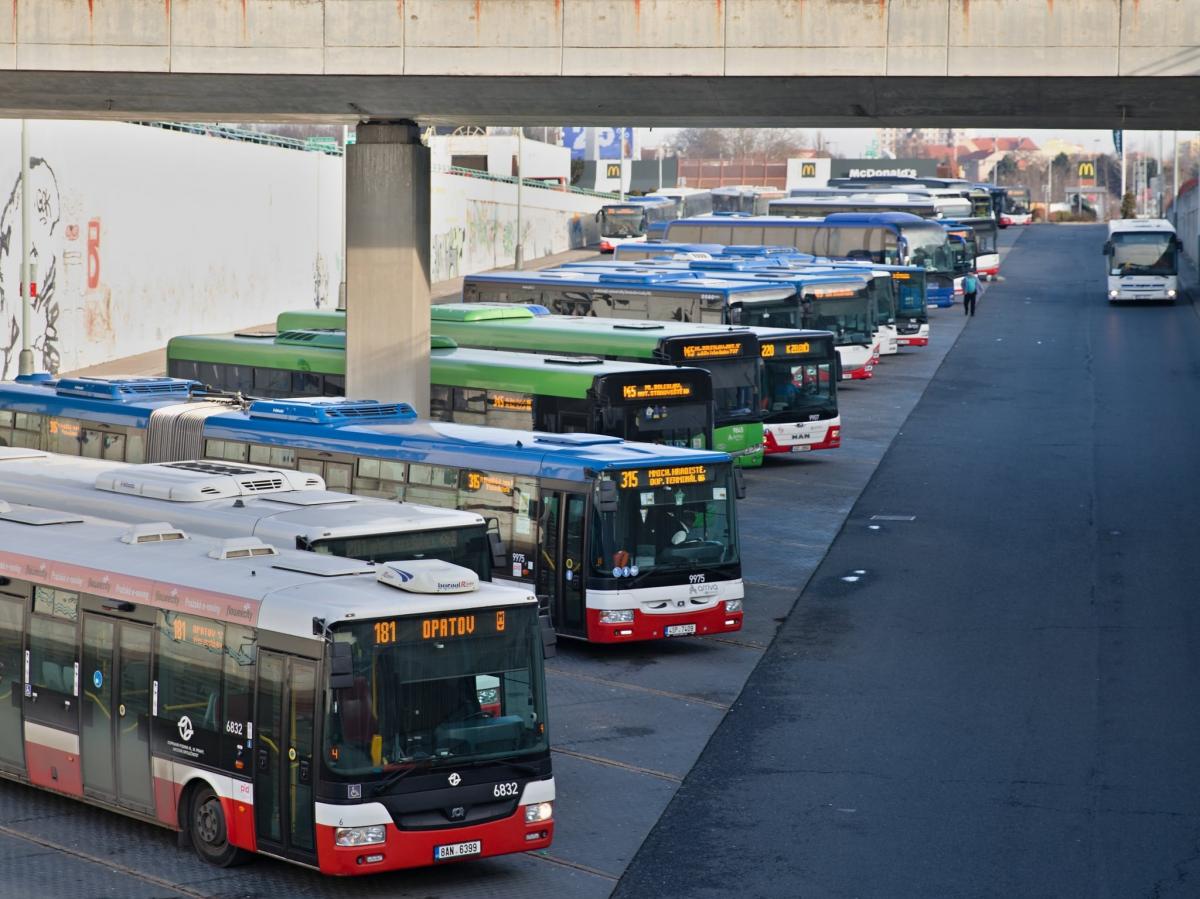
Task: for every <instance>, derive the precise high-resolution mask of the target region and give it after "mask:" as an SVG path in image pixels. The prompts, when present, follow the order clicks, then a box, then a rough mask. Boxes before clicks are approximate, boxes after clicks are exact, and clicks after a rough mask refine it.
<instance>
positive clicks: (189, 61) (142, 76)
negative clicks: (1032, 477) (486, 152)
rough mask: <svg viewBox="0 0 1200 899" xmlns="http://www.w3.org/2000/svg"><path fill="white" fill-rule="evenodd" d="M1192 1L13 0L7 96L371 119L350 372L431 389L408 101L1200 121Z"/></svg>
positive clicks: (900, 120)
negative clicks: (1199, 115) (1199, 117)
mask: <svg viewBox="0 0 1200 899" xmlns="http://www.w3.org/2000/svg"><path fill="white" fill-rule="evenodd" d="M1194 2H1195V0H12V2H11V3H0V116H24V117H37V116H48V117H69V118H117V119H131V118H166V119H193V120H194V119H202V120H211V119H220V120H237V119H249V120H256V121H267V120H300V121H335V122H357V123H371V124H367V125H365V127H360V129H359V142H358V143H357V144H356V145H355V146H354V147H352V148H351V150H350V152H349V153H348V154H347V163H346V164H347V192H346V197H347V206H348V212H347V254H346V256H347V297H348V308H349V319H348V336H347V340H348V346H347V391H348V392H349V393H350V394H351V395H354V396H374V397H377V398H379V399H408V400H409V401H411V402H413V403H414V404H416V405H417V406H418V407H420V408H422V409H424V408H425V407H426V404H427V397H428V385H429V378H428V346H429V317H428V301H429V259H428V254H429V249H428V248H429V156H428V151H427V150H426V149H425V148H423V147H422V146H421V145H420V142H419V140H418V139H417V137H416V129H415V128H414V127H412V126H411V124H403V123H411V122H414V121H415V122H421V123H443V122H448V123H482V124H519V125H537V124H548V125H560V124H604V125H619V124H625V125H630V124H632V125H659V126H669V125H759V126H782V125H821V126H868V127H870V126H882V125H908V124H911V125H921V126H938V125H941V126H954V127H972V126H998V125H1003V126H1005V127H1051V128H1066V127H1075V128H1080V127H1102V128H1108V127H1119V126H1122V125H1123V126H1124V127H1127V128H1131V129H1138V128H1180V127H1182V128H1192V127H1195V123H1196V121H1197V118H1198V116H1197V113H1198V111H1200V110H1198V105H1200V104H1198V100H1197V98H1198V97H1200V17H1198V16H1195V15H1194V14H1193V10H1192V8H1191V7H1192V6H1193V4H1194ZM389 122H400V123H401V124H386V123H389Z"/></svg>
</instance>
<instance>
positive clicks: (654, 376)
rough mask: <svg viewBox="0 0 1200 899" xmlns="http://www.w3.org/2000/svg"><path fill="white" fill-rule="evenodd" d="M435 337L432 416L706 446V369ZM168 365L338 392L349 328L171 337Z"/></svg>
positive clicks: (285, 391) (272, 391) (237, 386)
mask: <svg viewBox="0 0 1200 899" xmlns="http://www.w3.org/2000/svg"><path fill="white" fill-rule="evenodd" d="M301 314H304V313H301ZM308 314H310V315H311V314H314V313H308ZM343 326H344V325H343ZM432 343H433V352H432V353H431V354H430V360H429V361H430V366H429V376H430V417H431V418H434V419H437V420H438V421H453V422H458V423H459V424H469V425H487V426H488V427H494V428H516V429H518V430H531V429H535V430H539V431H550V432H552V433H555V434H570V433H576V432H582V433H589V434H609V435H612V436H614V437H621V438H624V439H625V440H640V441H645V442H646V443H664V444H667V445H669V446H688V447H694V448H696V449H709V448H711V447H712V434H713V398H712V378H711V377H710V376H709V374H708V372H707V371H704V370H703V369H699V368H682V367H680V368H676V367H668V366H664V365H646V364H644V363H641V362H613V361H605V360H603V359H600V358H598V357H596V356H548V355H547V356H531V355H530V354H528V353H506V352H496V351H493V350H478V349H461V348H459V347H458V346H457V345H456V344H455V343H454V341H453V340H450V339H448V338H445V337H441V336H439V335H434V337H433V341H432ZM167 374H168V375H169V376H170V377H174V378H185V379H188V380H193V381H200V382H202V383H204V384H206V385H207V386H209V387H216V388H220V389H223V390H229V391H241V392H242V393H246V394H251V395H254V396H258V397H267V398H270V397H284V396H340V395H342V394H344V393H345V383H346V380H345V374H346V332H345V331H341V330H338V331H334V330H285V331H280V332H279V333H278V334H269V333H265V334H205V335H196V336H186V337H173V338H171V340H170V342H169V343H168V344H167ZM331 381H332V382H333V384H334V385H335V386H330V382H331Z"/></svg>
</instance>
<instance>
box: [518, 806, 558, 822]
mask: <svg viewBox="0 0 1200 899" xmlns="http://www.w3.org/2000/svg"><path fill="white" fill-rule="evenodd" d="M553 816H554V803H553V802H535V803H534V804H533V805H527V806H525V823H526V824H537V823H539V822H540V821H549V820H550V819H551V818H552V817H553Z"/></svg>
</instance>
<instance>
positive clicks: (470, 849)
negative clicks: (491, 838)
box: [433, 840, 483, 862]
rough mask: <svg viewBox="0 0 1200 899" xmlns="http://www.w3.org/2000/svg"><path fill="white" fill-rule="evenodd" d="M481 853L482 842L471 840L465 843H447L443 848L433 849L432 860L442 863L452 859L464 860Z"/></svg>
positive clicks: (436, 847) (435, 847)
mask: <svg viewBox="0 0 1200 899" xmlns="http://www.w3.org/2000/svg"><path fill="white" fill-rule="evenodd" d="M482 852H483V841H482V840H471V841H469V842H467V843H449V844H447V845H445V846H434V847H433V860H434V861H435V862H442V861H446V860H448V859H452V858H466V857H467V856H468V855H480V854H482Z"/></svg>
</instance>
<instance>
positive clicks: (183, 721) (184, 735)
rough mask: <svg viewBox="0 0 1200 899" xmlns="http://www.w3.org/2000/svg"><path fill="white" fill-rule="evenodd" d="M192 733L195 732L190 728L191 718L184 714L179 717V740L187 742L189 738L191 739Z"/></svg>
mask: <svg viewBox="0 0 1200 899" xmlns="http://www.w3.org/2000/svg"><path fill="white" fill-rule="evenodd" d="M194 733H195V731H194V730H192V719H191V718H189V717H188V716H187V715H184V716H183V717H182V718H180V719H179V739H181V740H183V742H185V743H187V742H188V741H189V740H191V739H192V735H193V734H194Z"/></svg>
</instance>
